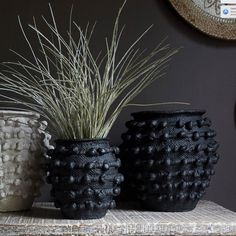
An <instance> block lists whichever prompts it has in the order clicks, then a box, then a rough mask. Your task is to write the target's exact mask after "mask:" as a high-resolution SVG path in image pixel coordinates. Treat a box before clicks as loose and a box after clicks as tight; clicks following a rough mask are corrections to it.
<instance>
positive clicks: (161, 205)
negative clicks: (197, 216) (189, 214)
mask: <svg viewBox="0 0 236 236" xmlns="http://www.w3.org/2000/svg"><path fill="white" fill-rule="evenodd" d="M197 203H198V200H195V201H167V200H165V201H161V202H157V201H156V200H150V199H149V200H147V201H145V202H142V207H143V208H144V209H146V210H149V211H160V212H185V211H192V210H193V209H194V208H195V207H196V205H197Z"/></svg>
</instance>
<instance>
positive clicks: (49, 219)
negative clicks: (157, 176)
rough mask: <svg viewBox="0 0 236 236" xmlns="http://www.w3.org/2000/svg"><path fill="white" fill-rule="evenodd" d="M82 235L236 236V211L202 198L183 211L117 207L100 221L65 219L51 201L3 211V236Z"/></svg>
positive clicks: (0, 232)
mask: <svg viewBox="0 0 236 236" xmlns="http://www.w3.org/2000/svg"><path fill="white" fill-rule="evenodd" d="M16 235H17V236H26V235H27V236H49V235H50V236H59V235H60V236H62V235H64V236H79V235H86V236H89V235H103V236H108V235H115V236H118V235H132V236H134V235H139V236H140V235H188V236H190V235H236V213H235V212H232V211H229V210H227V209H225V208H223V207H221V206H219V205H217V204H215V203H213V202H209V201H200V202H199V204H198V206H197V207H196V209H195V210H193V211H191V212H183V213H164V212H162V213H161V212H148V211H139V210H124V209H116V210H112V211H108V213H107V215H106V217H105V218H102V219H99V220H80V221H79V220H65V219H61V215H60V211H59V210H57V209H55V208H54V207H53V204H52V203H36V204H34V207H33V208H32V210H31V211H27V212H14V213H0V236H16Z"/></svg>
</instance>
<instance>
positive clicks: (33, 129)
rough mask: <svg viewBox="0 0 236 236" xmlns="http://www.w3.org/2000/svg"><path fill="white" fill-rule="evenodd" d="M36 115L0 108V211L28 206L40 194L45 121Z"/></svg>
mask: <svg viewBox="0 0 236 236" xmlns="http://www.w3.org/2000/svg"><path fill="white" fill-rule="evenodd" d="M39 117H40V116H39V115H38V114H37V113H34V112H22V111H9V110H2V111H0V149H1V153H0V212H6V211H21V210H27V209H30V208H31V206H32V203H33V201H34V199H35V197H38V196H39V195H40V187H41V185H42V184H43V176H44V175H45V171H44V169H45V168H44V165H45V161H44V155H43V153H45V149H44V145H43V140H44V138H45V136H44V135H43V136H44V137H43V136H42V132H44V130H45V128H46V123H41V122H39ZM40 127H43V128H42V129H41V130H40ZM43 168H44V169H43Z"/></svg>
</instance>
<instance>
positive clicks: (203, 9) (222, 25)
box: [169, 0, 236, 40]
mask: <svg viewBox="0 0 236 236" xmlns="http://www.w3.org/2000/svg"><path fill="white" fill-rule="evenodd" d="M169 1H170V3H171V5H172V6H173V7H174V8H175V10H176V11H177V12H178V13H179V14H180V15H181V16H182V17H183V18H184V19H185V20H186V21H188V22H189V23H190V24H191V25H193V26H194V27H195V28H197V29H199V30H200V31H202V32H204V33H206V34H208V35H211V36H213V37H216V38H221V39H227V40H236V19H225V18H221V17H220V6H221V0H169Z"/></svg>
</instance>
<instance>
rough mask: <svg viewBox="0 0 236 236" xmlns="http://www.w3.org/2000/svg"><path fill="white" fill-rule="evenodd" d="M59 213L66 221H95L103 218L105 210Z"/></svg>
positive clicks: (64, 211)
mask: <svg viewBox="0 0 236 236" xmlns="http://www.w3.org/2000/svg"><path fill="white" fill-rule="evenodd" d="M61 213H62V215H63V217H64V218H66V219H74V220H93V219H94V220H95V219H100V218H103V217H104V216H105V215H106V213H107V209H105V210H101V209H99V210H79V211H71V210H61Z"/></svg>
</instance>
